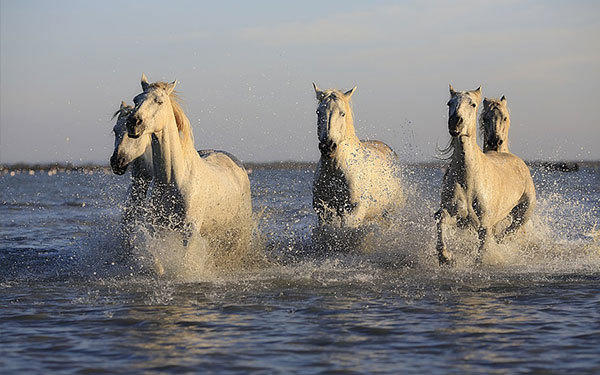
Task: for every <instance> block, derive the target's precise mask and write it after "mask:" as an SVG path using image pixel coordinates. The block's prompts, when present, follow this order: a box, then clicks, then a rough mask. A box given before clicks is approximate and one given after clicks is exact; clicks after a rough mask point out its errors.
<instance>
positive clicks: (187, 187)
mask: <svg viewBox="0 0 600 375" xmlns="http://www.w3.org/2000/svg"><path fill="white" fill-rule="evenodd" d="M141 84H142V89H143V92H142V93H141V94H139V95H137V96H136V97H135V98H134V103H135V108H134V110H133V112H132V113H131V114H130V116H129V117H128V120H127V123H126V126H127V135H128V137H129V138H133V139H134V140H135V139H138V138H140V137H149V138H150V137H151V144H152V161H153V170H154V179H153V187H152V191H151V195H150V196H151V206H152V209H153V210H154V213H153V216H154V224H157V225H158V226H160V227H163V228H169V229H175V230H179V231H181V232H182V234H184V237H183V239H184V243H187V239H188V238H189V237H190V235H192V234H200V235H211V234H215V233H225V232H228V231H230V230H233V231H236V233H242V234H241V235H240V237H242V236H243V234H247V232H249V231H251V228H250V227H249V226H248V222H249V220H251V216H252V203H251V197H250V181H249V179H248V174H247V173H246V170H245V169H244V167H243V166H242V165H241V164H240V163H239V161H237V160H236V159H235V158H232V157H231V156H230V155H229V154H227V153H224V152H213V151H206V152H205V154H204V156H203V157H202V156H200V155H199V154H198V152H196V150H195V149H194V139H193V135H192V129H191V126H190V122H189V120H188V118H187V117H186V115H185V114H184V113H183V110H182V109H181V107H180V105H179V104H178V101H177V100H178V99H177V96H176V95H175V93H174V88H175V82H173V83H165V82H155V83H152V84H150V83H148V80H147V79H146V76H145V75H142V81H141ZM118 151H119V152H121V148H120V147H119V150H118ZM139 152H140V150H139V149H138V150H137V152H136V153H133V154H129V153H127V152H125V151H123V152H122V153H119V155H122V156H123V157H124V160H123V162H124V163H126V162H128V161H131V160H133V159H134V158H135V157H137V156H139V154H138V153H139ZM136 154H137V155H136ZM247 238H248V239H249V236H247Z"/></svg>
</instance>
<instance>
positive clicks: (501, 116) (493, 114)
mask: <svg viewBox="0 0 600 375" xmlns="http://www.w3.org/2000/svg"><path fill="white" fill-rule="evenodd" d="M479 119H480V123H481V124H480V125H481V130H482V132H483V151H490V150H492V151H500V150H502V151H505V152H506V151H508V129H509V128H510V116H509V113H508V106H507V105H506V97H505V96H504V95H503V96H502V98H500V99H494V98H485V99H483V110H482V112H481V116H480V118H479Z"/></svg>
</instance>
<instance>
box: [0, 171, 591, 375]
mask: <svg viewBox="0 0 600 375" xmlns="http://www.w3.org/2000/svg"><path fill="white" fill-rule="evenodd" d="M404 180H405V188H406V191H407V192H408V203H407V206H406V207H405V208H404V210H403V212H401V213H399V214H398V215H397V216H396V217H395V218H394V219H393V220H392V224H391V225H390V226H389V227H387V228H376V229H373V231H374V232H373V233H374V235H371V236H368V238H367V239H366V240H365V244H364V246H363V247H362V248H361V249H358V250H355V251H351V252H338V253H335V254H315V253H314V252H312V251H311V227H312V226H313V225H314V221H315V217H314V214H313V211H312V208H311V183H312V172H311V171H296V170H268V171H264V170H257V171H254V173H253V174H252V175H251V182H252V188H253V195H254V209H255V212H256V221H257V223H258V229H257V233H259V234H260V235H257V238H258V239H257V240H256V241H255V242H256V243H255V244H254V245H253V250H252V251H255V252H257V253H260V254H261V256H264V258H265V260H264V261H262V262H260V263H259V264H254V265H253V266H252V267H233V268H232V267H227V268H226V269H223V270H219V269H218V268H217V269H210V270H209V269H208V268H203V266H202V259H203V258H202V257H200V258H199V259H200V261H199V263H197V266H196V263H194V264H195V266H194V267H193V269H189V268H190V267H187V269H185V272H183V269H184V268H186V267H183V266H184V265H182V264H181V259H179V260H178V261H175V260H173V259H177V258H176V257H175V255H173V254H177V252H178V251H181V249H180V248H179V247H178V245H176V244H175V243H174V242H170V241H168V240H167V241H165V240H163V241H161V242H157V243H151V242H148V241H149V240H147V241H146V242H144V246H147V247H148V248H144V247H143V246H142V248H141V249H138V250H137V251H136V252H133V253H132V252H127V251H125V250H124V248H123V246H122V244H121V242H120V241H119V240H118V239H117V238H116V235H115V234H116V232H117V230H116V228H118V223H119V217H120V212H121V207H120V205H121V204H122V202H123V200H124V197H125V194H126V189H127V184H128V177H127V176H122V177H118V176H113V175H106V174H103V173H96V174H83V173H70V174H67V173H59V174H58V175H55V176H47V175H42V174H40V173H38V174H36V175H33V176H30V175H16V176H13V177H11V176H9V175H5V176H1V177H0V201H1V203H2V204H1V205H0V287H1V289H0V290H1V291H0V305H1V310H0V369H2V373H48V372H54V373H95V372H98V373H104V372H111V373H127V374H129V373H132V372H136V371H138V372H143V373H186V372H189V373H196V372H208V373H210V372H213V373H240V374H245V373H265V374H267V373H268V374H271V373H290V372H294V373H309V374H313V373H315V374H316V373H340V374H344V373H348V374H352V373H356V374H359V373H360V374H362V373H418V374H422V373H433V374H445V373H455V374H463V373H486V374H489V373H502V374H504V373H516V372H527V373H529V372H533V373H540V374H542V373H577V374H586V373H587V374H597V373H600V242H598V241H600V239H598V237H597V236H596V240H594V238H593V228H594V223H596V222H598V224H599V225H600V171H599V170H598V169H593V168H582V169H580V170H579V171H578V172H574V173H562V172H546V171H542V170H534V180H535V183H536V188H537V191H538V201H539V203H538V207H537V212H536V215H535V217H534V219H533V220H532V222H531V223H530V224H529V225H528V226H527V227H526V231H525V233H524V234H522V235H520V236H517V237H515V238H512V239H511V241H510V242H509V243H506V244H501V245H494V246H492V249H491V250H490V252H489V253H488V254H486V255H485V257H484V264H483V265H482V266H476V265H475V264H473V262H472V258H473V256H472V255H473V254H472V250H473V249H474V247H475V246H476V242H475V241H476V238H475V237H476V235H475V234H474V233H470V232H468V231H467V232H456V233H452V237H453V240H452V241H451V243H450V248H451V249H453V250H454V251H455V252H456V255H457V263H456V265H455V266H454V267H452V268H443V269H440V267H438V265H437V263H436V258H435V250H434V249H435V241H434V222H433V219H432V215H433V212H434V211H435V210H436V208H437V205H438V204H439V198H438V197H439V193H438V191H439V184H440V181H441V171H439V170H437V169H432V168H411V169H406V171H405V173H404ZM596 228H597V229H598V227H596ZM151 249H154V250H156V249H158V250H159V251H158V253H160V254H162V256H164V257H165V258H164V260H165V261H169V262H171V263H169V264H171V265H172V267H171V268H170V269H169V272H167V274H165V275H164V276H161V277H159V276H156V275H155V274H154V272H152V270H151V267H149V266H148V262H147V256H145V255H144V254H145V251H150V250H151ZM197 250H198V251H201V250H202V249H201V248H200V249H197ZM178 262H179V263H178ZM178 266H181V267H182V268H181V270H182V271H181V273H178V268H177V267H178Z"/></svg>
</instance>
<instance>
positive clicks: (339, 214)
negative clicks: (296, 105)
mask: <svg viewBox="0 0 600 375" xmlns="http://www.w3.org/2000/svg"><path fill="white" fill-rule="evenodd" d="M313 85H314V84H313ZM314 89H315V93H316V96H317V100H318V102H319V105H318V108H317V115H318V118H317V133H318V138H319V150H320V151H321V157H320V159H319V164H318V167H317V171H316V173H315V180H314V185H313V208H314V210H315V211H316V213H317V216H318V218H319V225H320V226H321V225H324V224H328V225H337V226H341V227H347V228H356V227H358V226H360V225H361V224H363V223H365V222H367V221H370V220H376V219H378V218H381V217H382V216H384V214H385V213H386V212H388V211H392V210H394V209H396V208H397V207H398V206H399V205H401V204H402V203H403V195H402V189H401V182H400V179H399V177H398V173H397V170H396V168H397V166H396V162H397V156H396V153H395V152H394V151H393V150H392V149H391V148H390V147H389V146H387V145H386V144H385V143H383V142H381V141H375V140H372V141H361V140H359V139H358V137H357V136H356V133H355V131H354V122H353V118H352V109H351V107H350V97H351V96H352V94H353V93H354V91H355V89H356V87H355V88H353V89H352V90H349V91H347V92H345V93H343V92H341V91H338V90H320V89H319V88H318V87H317V86H316V85H314Z"/></svg>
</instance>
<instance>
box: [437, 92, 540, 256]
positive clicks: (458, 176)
mask: <svg viewBox="0 0 600 375" xmlns="http://www.w3.org/2000/svg"><path fill="white" fill-rule="evenodd" d="M480 101H481V87H479V88H478V89H476V90H472V91H454V89H453V88H452V86H450V101H449V102H448V107H449V111H448V131H449V132H450V135H451V136H452V140H451V145H450V147H451V148H450V149H451V150H452V156H451V159H450V166H449V167H448V170H447V171H446V174H445V175H444V180H443V183H442V193H441V198H442V199H441V207H440V209H439V211H437V212H436V214H435V218H436V222H437V251H438V259H439V262H440V264H444V263H447V262H449V261H450V260H451V259H452V253H451V252H450V251H448V249H447V248H446V244H445V242H444V225H445V224H446V222H447V221H448V219H450V218H451V217H452V218H455V219H456V220H457V224H458V225H459V226H467V225H471V226H472V227H474V228H476V229H477V230H478V235H479V241H480V245H479V250H478V255H477V259H476V260H477V261H478V262H480V261H481V257H482V255H483V253H484V251H485V250H486V248H487V246H488V244H489V241H490V237H491V235H492V231H493V228H494V226H496V224H498V223H499V222H500V221H502V220H503V219H505V218H506V217H507V216H508V215H510V216H512V223H511V224H510V225H509V226H508V228H507V229H506V230H505V234H507V233H511V232H514V231H516V230H517V229H519V228H520V227H521V226H522V225H523V224H524V223H525V222H526V221H527V220H528V219H529V218H530V216H531V214H532V212H533V209H534V207H535V187H534V185H533V180H532V178H531V174H530V172H529V169H528V168H527V166H526V165H525V163H524V162H523V160H521V159H519V158H518V157H516V156H515V155H513V154H510V153H504V152H496V151H488V152H487V153H483V151H481V149H480V148H479V146H478V145H477V135H476V131H477V121H476V116H477V107H478V105H479V102H480Z"/></svg>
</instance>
